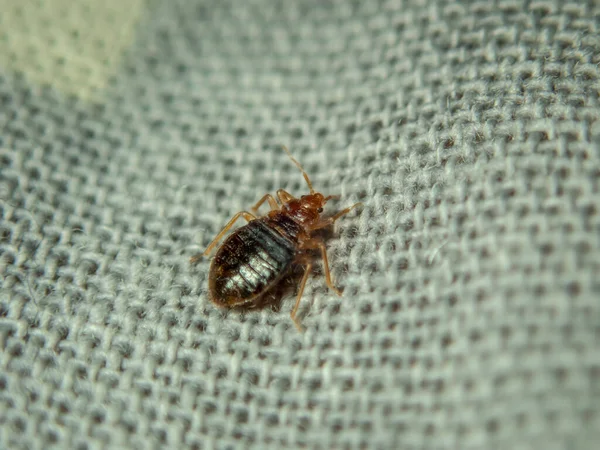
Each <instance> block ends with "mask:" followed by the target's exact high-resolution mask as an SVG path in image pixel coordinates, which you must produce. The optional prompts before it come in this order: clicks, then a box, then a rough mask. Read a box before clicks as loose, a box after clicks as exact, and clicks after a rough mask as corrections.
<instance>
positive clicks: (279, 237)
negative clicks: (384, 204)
mask: <svg viewBox="0 0 600 450" xmlns="http://www.w3.org/2000/svg"><path fill="white" fill-rule="evenodd" d="M284 148H285V147H284ZM285 150H286V152H287V153H288V155H289V156H290V158H291V159H292V161H293V162H294V163H295V164H296V166H298V168H299V169H300V170H301V171H302V174H303V175H304V178H305V180H306V182H307V184H308V187H309V188H310V193H309V194H308V195H303V196H302V197H300V198H295V197H293V196H292V195H291V194H289V193H288V192H286V191H284V190H283V189H280V190H279V191H277V199H278V200H279V203H278V202H277V200H276V199H275V198H274V197H273V196H272V195H270V194H267V195H265V196H264V197H263V198H262V199H261V200H259V201H258V203H257V204H256V205H255V206H254V207H253V208H252V211H253V212H254V213H255V214H256V212H257V211H258V208H259V207H260V206H261V205H262V204H263V203H265V202H268V204H269V206H270V207H271V211H270V212H269V213H268V214H267V215H265V216H262V217H256V216H255V215H254V214H251V213H249V212H246V211H242V212H239V213H237V214H236V215H235V216H234V217H233V218H232V219H231V220H230V221H229V223H228V224H227V225H225V227H224V228H223V230H222V231H221V232H220V233H219V234H218V235H217V237H216V238H215V239H214V240H213V241H212V242H211V244H210V245H209V246H208V247H207V249H206V251H205V252H204V253H203V254H200V255H196V256H193V257H192V259H191V261H192V262H196V261H198V260H199V259H200V258H202V256H206V255H208V254H209V253H210V251H211V250H212V249H213V247H214V246H215V245H216V244H217V242H218V241H219V240H220V239H221V238H222V237H223V236H224V234H225V233H226V232H227V231H228V230H229V229H230V228H231V227H232V226H233V225H234V223H235V222H236V221H237V219H238V218H240V217H243V218H245V219H246V220H247V221H248V224H246V225H245V226H243V227H240V228H238V229H237V230H235V232H234V233H232V234H231V235H230V236H228V237H227V238H226V239H225V241H224V242H223V244H222V245H221V247H220V248H219V250H218V251H217V252H216V254H215V257H214V258H213V260H212V263H211V266H210V270H209V276H208V291H209V298H210V300H211V301H212V302H213V303H215V304H217V305H218V306H221V307H227V308H232V307H236V306H252V305H254V304H258V303H260V299H261V298H262V297H263V296H264V295H265V294H266V293H268V292H270V291H271V289H272V288H274V287H275V286H277V284H278V283H279V282H280V281H281V280H282V279H283V278H284V277H285V275H286V274H288V273H289V271H290V270H291V269H292V268H293V267H294V266H295V265H297V264H301V265H302V266H304V275H303V277H302V281H301V282H300V287H299V289H298V294H297V299H296V304H295V305H294V308H293V309H292V312H291V317H292V320H293V321H294V324H295V325H296V326H297V327H298V329H301V327H300V324H299V323H298V321H297V320H296V312H297V310H298V306H299V303H300V299H301V297H302V293H303V291H304V287H305V285H306V281H307V279H308V276H309V275H310V272H311V270H312V259H313V258H312V252H313V251H314V250H320V252H321V257H322V259H323V263H324V269H325V270H324V272H325V281H326V284H327V286H328V287H329V288H330V289H332V290H333V291H334V292H336V293H337V294H338V295H341V294H340V291H339V290H338V289H336V288H335V287H334V286H333V283H332V281H331V275H330V271H329V264H328V261H327V253H326V249H325V245H324V243H323V240H322V239H321V238H319V237H315V236H314V232H315V231H316V230H320V229H323V228H325V227H327V226H329V225H331V224H333V223H334V222H335V221H336V220H337V219H338V218H339V217H341V216H342V215H344V214H347V213H348V212H350V211H351V210H352V209H353V208H355V207H356V206H358V205H360V204H359V203H357V204H355V205H353V206H351V207H349V208H346V209H344V210H342V211H340V212H338V213H337V214H335V215H334V216H331V217H327V218H323V217H321V213H322V212H323V206H325V204H326V203H327V201H328V200H330V199H332V198H335V197H336V196H328V197H325V196H323V194H321V193H319V192H315V191H314V189H313V187H312V184H311V182H310V179H309V178H308V175H307V174H306V172H304V170H303V169H302V166H300V164H299V163H298V162H297V161H296V160H295V159H294V158H293V157H292V156H291V154H290V153H289V151H288V150H287V148H285Z"/></svg>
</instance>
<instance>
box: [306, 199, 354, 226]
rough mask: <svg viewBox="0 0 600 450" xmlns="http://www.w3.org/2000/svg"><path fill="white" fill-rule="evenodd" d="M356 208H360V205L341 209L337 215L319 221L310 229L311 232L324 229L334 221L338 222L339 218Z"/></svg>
mask: <svg viewBox="0 0 600 450" xmlns="http://www.w3.org/2000/svg"><path fill="white" fill-rule="evenodd" d="M358 206H362V203H355V204H354V205H352V206H349V207H348V208H346V209H342V210H341V211H340V212H338V213H337V214H334V215H333V216H331V217H327V218H326V219H323V220H322V221H320V222H319V223H317V224H315V225H314V226H313V227H311V228H312V229H313V230H318V229H320V228H325V227H327V226H329V225H331V224H332V223H333V222H335V221H336V220H338V219H339V218H340V217H342V216H343V215H345V214H348V213H349V212H350V211H352V210H353V209H354V208H356V207H358Z"/></svg>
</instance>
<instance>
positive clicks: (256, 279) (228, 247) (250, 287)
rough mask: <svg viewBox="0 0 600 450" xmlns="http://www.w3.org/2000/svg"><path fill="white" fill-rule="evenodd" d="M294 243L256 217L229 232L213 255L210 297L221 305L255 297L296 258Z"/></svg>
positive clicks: (277, 278) (237, 303) (278, 277)
mask: <svg viewBox="0 0 600 450" xmlns="http://www.w3.org/2000/svg"><path fill="white" fill-rule="evenodd" d="M295 255H296V248H295V245H294V243H293V242H292V241H291V240H289V239H288V238H286V237H284V236H282V235H281V234H280V233H278V232H277V230H274V229H273V228H271V227H269V226H268V224H267V223H266V221H265V220H263V219H257V220H253V221H252V222H250V223H249V224H248V225H246V226H244V227H241V228H239V229H238V230H236V232H235V233H233V234H232V235H230V236H229V237H228V238H227V239H226V240H225V242H224V243H223V245H222V246H221V248H220V249H219V251H218V252H217V254H216V255H215V258H214V259H213V262H212V265H211V269H210V275H209V291H210V297H211V300H212V301H213V302H215V303H217V304H219V305H221V306H236V305H242V304H244V303H248V302H250V301H252V300H253V299H254V298H256V297H258V296H260V295H261V294H263V293H264V292H265V291H266V290H267V289H268V288H269V287H270V286H271V285H272V284H273V283H274V282H276V281H278V280H279V279H280V278H281V277H282V276H283V275H285V273H286V272H287V270H288V269H289V267H290V265H291V263H292V262H293V261H294V258H295Z"/></svg>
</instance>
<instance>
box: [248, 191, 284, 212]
mask: <svg viewBox="0 0 600 450" xmlns="http://www.w3.org/2000/svg"><path fill="white" fill-rule="evenodd" d="M264 202H269V206H270V207H271V210H274V209H279V205H278V204H277V200H275V197H273V196H272V195H271V194H267V195H265V196H264V197H263V198H261V199H260V200H259V201H257V202H256V205H254V206H253V207H252V208H251V211H252V212H253V213H254V214H256V213H258V208H260V207H261V205H262V204H263V203H264Z"/></svg>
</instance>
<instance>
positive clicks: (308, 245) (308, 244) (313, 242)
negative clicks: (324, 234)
mask: <svg viewBox="0 0 600 450" xmlns="http://www.w3.org/2000/svg"><path fill="white" fill-rule="evenodd" d="M302 248H305V249H318V250H320V251H321V258H322V259H323V270H324V271H325V284H327V287H328V288H329V289H331V290H332V291H333V292H335V293H336V294H337V295H342V292H341V291H340V290H339V289H338V288H336V287H335V286H334V285H333V282H332V281H331V272H330V271H329V260H328V259H327V249H326V248H325V244H324V243H323V241H322V240H321V239H319V238H313V239H309V240H308V241H304V242H303V244H302Z"/></svg>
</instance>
